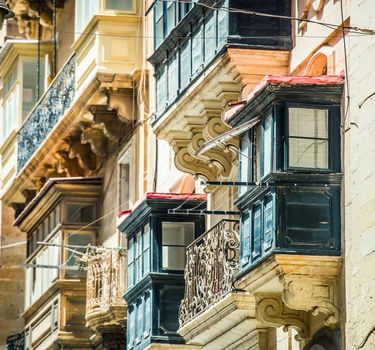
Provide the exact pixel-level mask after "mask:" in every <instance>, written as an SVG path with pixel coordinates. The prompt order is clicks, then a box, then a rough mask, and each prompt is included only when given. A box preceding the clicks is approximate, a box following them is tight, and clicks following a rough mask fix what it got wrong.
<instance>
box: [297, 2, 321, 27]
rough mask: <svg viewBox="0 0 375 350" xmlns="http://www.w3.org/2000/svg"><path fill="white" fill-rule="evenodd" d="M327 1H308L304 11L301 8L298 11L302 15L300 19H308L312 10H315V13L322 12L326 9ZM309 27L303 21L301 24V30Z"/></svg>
mask: <svg viewBox="0 0 375 350" xmlns="http://www.w3.org/2000/svg"><path fill="white" fill-rule="evenodd" d="M324 5H325V0H306V1H305V2H304V5H303V10H301V8H299V9H298V11H299V13H300V17H299V18H300V19H303V20H305V19H308V16H309V12H310V9H313V10H314V11H315V12H317V13H318V12H321V11H323V9H324ZM306 26H307V22H306V21H302V22H300V23H299V26H298V27H299V29H300V30H303V29H304V28H305V27H306Z"/></svg>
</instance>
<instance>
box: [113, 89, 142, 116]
mask: <svg viewBox="0 0 375 350" xmlns="http://www.w3.org/2000/svg"><path fill="white" fill-rule="evenodd" d="M106 95H107V109H108V110H115V111H116V112H117V114H118V117H119V118H120V119H121V121H123V122H129V121H134V120H136V119H137V115H136V110H137V108H135V103H134V92H133V90H132V89H107V91H106Z"/></svg>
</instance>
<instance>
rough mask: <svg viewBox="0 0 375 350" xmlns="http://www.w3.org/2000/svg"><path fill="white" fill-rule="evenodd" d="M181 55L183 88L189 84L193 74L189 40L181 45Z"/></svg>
mask: <svg viewBox="0 0 375 350" xmlns="http://www.w3.org/2000/svg"><path fill="white" fill-rule="evenodd" d="M180 55H181V56H180V67H181V68H180V70H181V89H184V88H185V87H186V86H187V85H188V84H189V82H190V75H191V54H190V42H189V41H187V42H186V43H185V44H184V45H183V46H182V47H181V54H180Z"/></svg>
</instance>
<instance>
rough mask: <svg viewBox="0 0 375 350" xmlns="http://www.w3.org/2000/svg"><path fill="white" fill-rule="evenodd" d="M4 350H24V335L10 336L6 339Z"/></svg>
mask: <svg viewBox="0 0 375 350" xmlns="http://www.w3.org/2000/svg"><path fill="white" fill-rule="evenodd" d="M5 349H6V350H24V349H25V334H24V333H19V334H14V335H11V336H9V337H8V338H7V345H6V348H5Z"/></svg>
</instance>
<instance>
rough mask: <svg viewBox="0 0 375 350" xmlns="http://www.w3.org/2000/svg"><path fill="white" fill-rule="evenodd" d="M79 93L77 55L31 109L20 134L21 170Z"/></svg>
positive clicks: (19, 154) (18, 144)
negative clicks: (76, 90)
mask: <svg viewBox="0 0 375 350" xmlns="http://www.w3.org/2000/svg"><path fill="white" fill-rule="evenodd" d="M74 96H75V56H72V57H71V58H70V59H69V61H68V62H67V63H66V64H65V66H64V67H63V68H62V69H61V70H60V72H59V73H58V74H57V76H56V77H55V79H54V80H53V82H52V83H51V85H50V86H49V88H48V89H47V91H46V92H45V94H44V95H43V96H42V98H41V99H40V100H39V101H38V102H37V104H36V105H35V107H34V109H33V110H32V111H31V112H30V114H29V115H28V117H27V118H26V120H25V121H24V123H23V125H22V126H21V128H20V130H19V131H18V136H17V171H18V172H19V171H20V170H21V169H22V168H23V167H24V166H25V164H26V163H27V162H28V160H29V159H30V158H31V157H32V155H33V153H34V152H35V151H36V149H37V148H38V147H39V146H40V145H41V143H42V142H43V140H45V138H46V136H47V135H48V133H49V132H50V131H51V130H52V129H53V127H54V126H55V125H56V123H57V121H58V120H59V119H60V118H61V117H62V116H63V115H64V113H65V111H66V110H67V109H68V108H69V107H70V105H71V103H72V101H73V99H74Z"/></svg>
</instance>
